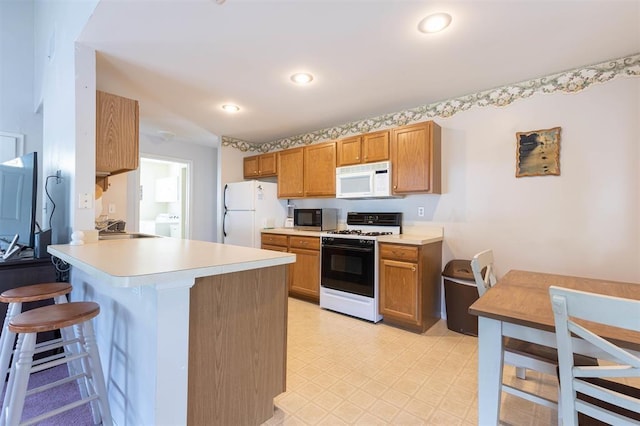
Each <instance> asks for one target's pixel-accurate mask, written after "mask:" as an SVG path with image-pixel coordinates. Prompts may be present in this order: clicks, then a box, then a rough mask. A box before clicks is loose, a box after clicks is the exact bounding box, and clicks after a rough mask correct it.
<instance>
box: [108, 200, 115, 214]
mask: <svg viewBox="0 0 640 426" xmlns="http://www.w3.org/2000/svg"><path fill="white" fill-rule="evenodd" d="M115 212H116V205H115V204H114V203H109V214H114V213H115Z"/></svg>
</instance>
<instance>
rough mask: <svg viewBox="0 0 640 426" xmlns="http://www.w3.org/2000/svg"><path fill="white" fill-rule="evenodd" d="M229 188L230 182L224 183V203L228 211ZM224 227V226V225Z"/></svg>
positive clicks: (225, 209)
mask: <svg viewBox="0 0 640 426" xmlns="http://www.w3.org/2000/svg"><path fill="white" fill-rule="evenodd" d="M227 189H229V184H228V183H225V184H224V192H223V193H222V205H223V206H224V211H225V212H226V211H227V210H228V208H227ZM223 228H224V226H223Z"/></svg>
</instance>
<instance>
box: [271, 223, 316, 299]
mask: <svg viewBox="0 0 640 426" xmlns="http://www.w3.org/2000/svg"><path fill="white" fill-rule="evenodd" d="M261 248H263V249H265V250H274V251H288V252H289V253H293V254H295V255H296V263H292V264H290V265H289V275H288V285H289V296H292V297H297V298H300V299H305V300H308V301H311V302H314V303H319V302H320V238H319V237H308V236H300V237H298V236H287V235H282V234H270V233H263V234H262V244H261Z"/></svg>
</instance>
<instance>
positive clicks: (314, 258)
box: [289, 248, 320, 302]
mask: <svg viewBox="0 0 640 426" xmlns="http://www.w3.org/2000/svg"><path fill="white" fill-rule="evenodd" d="M289 252H290V253H294V254H295V255H296V263H291V264H289V294H290V295H292V296H300V297H303V298H305V299H308V300H312V301H314V302H318V301H319V300H320V252H319V251H317V250H306V249H299V248H291V249H289Z"/></svg>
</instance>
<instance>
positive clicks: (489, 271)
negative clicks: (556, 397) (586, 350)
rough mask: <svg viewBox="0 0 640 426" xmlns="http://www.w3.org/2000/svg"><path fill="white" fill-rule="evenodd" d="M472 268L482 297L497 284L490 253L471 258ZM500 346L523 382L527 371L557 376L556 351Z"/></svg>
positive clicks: (518, 343) (537, 399) (522, 344)
mask: <svg viewBox="0 0 640 426" xmlns="http://www.w3.org/2000/svg"><path fill="white" fill-rule="evenodd" d="M471 269H472V271H473V276H474V278H475V282H476V287H477V288H478V295H479V296H480V297H482V295H483V294H484V293H485V292H486V291H487V290H489V289H490V288H491V287H493V285H494V284H495V283H496V282H497V279H496V276H495V272H494V266H493V251H492V250H484V251H482V252H480V253H478V254H476V255H475V256H473V259H472V260H471ZM503 346H504V363H505V364H507V365H511V366H514V367H515V368H516V377H518V378H519V379H523V380H525V379H526V370H527V369H531V370H535V371H538V372H540V373H545V374H549V375H552V376H556V375H557V368H558V352H557V351H556V350H555V348H550V347H548V346H543V345H538V344H535V343H530V342H526V341H524V340H519V339H513V338H505V340H504V343H503ZM582 358H583V359H581V360H579V361H578V363H580V364H586V365H597V360H595V359H593V358H588V357H582ZM501 388H502V390H503V391H504V392H506V393H508V394H511V395H515V396H517V397H520V398H523V399H526V400H528V401H531V402H534V403H536V404H539V405H543V406H545V407H549V408H552V409H555V410H558V403H557V402H556V401H553V400H550V399H548V398H544V397H542V396H540V395H537V394H534V393H531V392H528V391H525V390H522V389H519V388H517V387H515V386H511V385H508V384H506V383H502V385H501ZM558 415H560V412H558Z"/></svg>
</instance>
